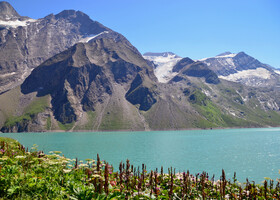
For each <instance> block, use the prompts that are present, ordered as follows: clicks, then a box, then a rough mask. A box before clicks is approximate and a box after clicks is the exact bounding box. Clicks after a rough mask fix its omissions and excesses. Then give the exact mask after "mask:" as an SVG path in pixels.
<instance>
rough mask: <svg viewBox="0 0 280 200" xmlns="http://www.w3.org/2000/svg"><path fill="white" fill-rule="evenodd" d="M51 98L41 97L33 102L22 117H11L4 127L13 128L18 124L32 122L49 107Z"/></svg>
mask: <svg viewBox="0 0 280 200" xmlns="http://www.w3.org/2000/svg"><path fill="white" fill-rule="evenodd" d="M48 99H49V97H48V96H45V97H41V98H38V99H37V100H36V101H33V102H32V103H31V104H30V105H29V106H27V107H26V108H25V110H24V113H23V114H22V115H21V116H12V117H9V118H8V119H7V120H6V122H5V124H4V126H6V127H12V126H14V125H16V124H20V123H23V122H26V121H30V120H32V119H33V118H34V117H35V116H36V115H37V114H38V113H41V112H43V111H44V110H45V109H46V108H47V107H48V105H49V101H48Z"/></svg>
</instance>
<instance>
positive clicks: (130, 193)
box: [0, 137, 280, 200]
mask: <svg viewBox="0 0 280 200" xmlns="http://www.w3.org/2000/svg"><path fill="white" fill-rule="evenodd" d="M61 154H62V152H57V151H54V152H50V153H49V154H45V153H44V152H42V151H39V150H38V149H37V146H36V145H34V146H33V147H32V148H31V150H30V151H28V149H26V148H25V147H23V146H22V145H21V144H19V143H18V142H17V141H15V140H13V139H8V138H3V137H0V199H115V200H116V199H137V200H138V199H279V198H280V182H279V179H278V180H276V181H275V182H274V181H273V180H271V179H266V180H264V183H263V184H255V183H254V182H253V181H252V182H249V180H247V182H246V183H244V184H241V183H239V182H238V181H237V180H236V176H235V175H234V177H233V178H232V179H227V178H226V176H225V172H224V170H222V175H221V177H220V178H219V177H218V179H216V180H215V177H214V176H213V177H209V175H208V174H207V173H206V172H202V173H201V174H199V173H197V174H194V175H192V174H190V173H189V171H187V172H180V173H178V172H176V170H175V169H173V168H172V167H171V168H169V169H168V173H166V174H165V173H163V168H161V169H160V170H158V169H155V170H154V171H150V172H147V170H146V166H145V165H144V164H143V165H142V167H141V168H140V167H134V166H133V165H131V164H130V162H129V160H127V161H126V162H125V163H122V162H121V163H120V165H119V167H118V170H115V171H114V168H113V166H111V165H109V164H108V163H107V162H106V161H101V160H100V158H99V156H98V155H97V159H96V160H92V159H86V163H83V162H79V161H78V159H73V160H71V159H68V158H65V157H64V156H62V155H61Z"/></svg>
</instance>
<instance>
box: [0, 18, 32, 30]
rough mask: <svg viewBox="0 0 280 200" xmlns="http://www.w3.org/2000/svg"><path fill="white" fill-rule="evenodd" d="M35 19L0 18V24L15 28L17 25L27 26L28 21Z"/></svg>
mask: <svg viewBox="0 0 280 200" xmlns="http://www.w3.org/2000/svg"><path fill="white" fill-rule="evenodd" d="M36 21H37V20H36V19H28V20H23V21H20V20H18V19H17V20H13V21H2V20H0V26H5V27H7V28H17V27H19V26H27V25H29V24H30V23H33V22H36Z"/></svg>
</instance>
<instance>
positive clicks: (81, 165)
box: [79, 164, 88, 167]
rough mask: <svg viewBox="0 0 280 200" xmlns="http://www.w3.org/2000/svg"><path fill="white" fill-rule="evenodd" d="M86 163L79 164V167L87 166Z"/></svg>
mask: <svg viewBox="0 0 280 200" xmlns="http://www.w3.org/2000/svg"><path fill="white" fill-rule="evenodd" d="M87 166H88V164H79V167H87Z"/></svg>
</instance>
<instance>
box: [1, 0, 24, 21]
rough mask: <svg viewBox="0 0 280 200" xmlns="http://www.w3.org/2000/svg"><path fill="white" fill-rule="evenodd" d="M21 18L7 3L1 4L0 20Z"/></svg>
mask: <svg viewBox="0 0 280 200" xmlns="http://www.w3.org/2000/svg"><path fill="white" fill-rule="evenodd" d="M20 17H21V16H20V15H19V14H18V13H17V11H16V10H15V9H14V8H13V7H12V6H11V4H9V3H8V2H6V1H1V2H0V20H11V19H19V18H20Z"/></svg>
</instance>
